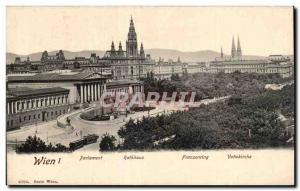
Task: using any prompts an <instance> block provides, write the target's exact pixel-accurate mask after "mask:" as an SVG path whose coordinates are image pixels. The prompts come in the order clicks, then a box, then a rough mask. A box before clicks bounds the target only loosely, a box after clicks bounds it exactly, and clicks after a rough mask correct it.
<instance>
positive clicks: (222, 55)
mask: <svg viewBox="0 0 300 191" xmlns="http://www.w3.org/2000/svg"><path fill="white" fill-rule="evenodd" d="M223 57H224V54H223V48H222V47H221V58H223Z"/></svg>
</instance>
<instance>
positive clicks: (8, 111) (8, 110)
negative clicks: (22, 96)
mask: <svg viewBox="0 0 300 191" xmlns="http://www.w3.org/2000/svg"><path fill="white" fill-rule="evenodd" d="M9 113H10V108H9V102H7V114H8V115H9Z"/></svg>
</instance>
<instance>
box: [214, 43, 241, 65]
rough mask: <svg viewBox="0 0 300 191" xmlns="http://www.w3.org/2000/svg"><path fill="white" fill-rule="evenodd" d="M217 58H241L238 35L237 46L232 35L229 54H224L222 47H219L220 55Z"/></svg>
mask: <svg viewBox="0 0 300 191" xmlns="http://www.w3.org/2000/svg"><path fill="white" fill-rule="evenodd" d="M218 60H242V48H241V44H240V38H239V37H238V39H237V46H235V42H234V37H232V45H231V56H230V57H228V56H224V53H223V49H222V48H221V56H220V58H218Z"/></svg>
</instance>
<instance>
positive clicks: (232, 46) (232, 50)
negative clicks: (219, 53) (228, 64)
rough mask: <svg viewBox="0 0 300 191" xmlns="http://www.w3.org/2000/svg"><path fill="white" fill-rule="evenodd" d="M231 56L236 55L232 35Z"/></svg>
mask: <svg viewBox="0 0 300 191" xmlns="http://www.w3.org/2000/svg"><path fill="white" fill-rule="evenodd" d="M231 57H232V58H235V57H236V49H235V43H234V37H232V45H231Z"/></svg>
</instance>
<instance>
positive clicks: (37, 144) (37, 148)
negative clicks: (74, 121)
mask: <svg viewBox="0 0 300 191" xmlns="http://www.w3.org/2000/svg"><path fill="white" fill-rule="evenodd" d="M66 151H68V148H67V147H66V146H64V145H61V144H60V143H58V144H56V145H55V146H53V145H52V144H51V143H50V144H49V145H47V144H46V143H45V142H44V141H43V140H41V139H40V138H39V137H37V136H36V135H34V136H33V137H31V136H29V137H28V138H27V139H26V141H25V143H23V144H21V145H19V146H18V147H17V149H16V152H17V153H39V152H66Z"/></svg>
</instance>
